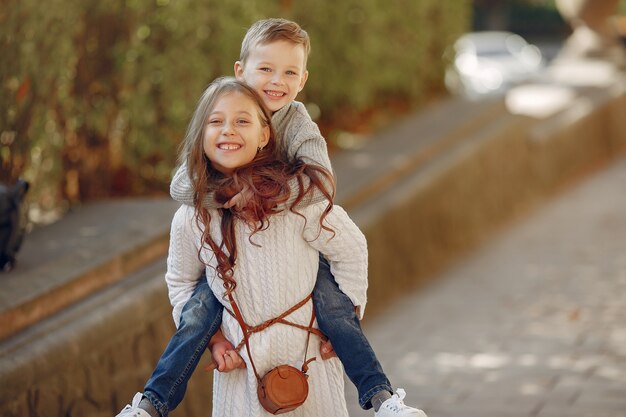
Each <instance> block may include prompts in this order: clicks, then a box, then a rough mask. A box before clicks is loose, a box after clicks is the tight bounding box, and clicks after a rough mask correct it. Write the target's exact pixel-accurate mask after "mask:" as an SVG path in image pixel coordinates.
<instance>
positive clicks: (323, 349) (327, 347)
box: [320, 340, 337, 360]
mask: <svg viewBox="0 0 626 417" xmlns="http://www.w3.org/2000/svg"><path fill="white" fill-rule="evenodd" d="M320 356H321V357H322V359H323V360H327V359H330V358H336V357H337V354H336V353H335V349H333V345H332V343H330V340H326V341H321V342H320Z"/></svg>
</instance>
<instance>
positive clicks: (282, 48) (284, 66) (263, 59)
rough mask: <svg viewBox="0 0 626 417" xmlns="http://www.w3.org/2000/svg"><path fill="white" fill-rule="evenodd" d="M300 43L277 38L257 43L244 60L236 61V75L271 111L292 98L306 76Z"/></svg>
mask: <svg viewBox="0 0 626 417" xmlns="http://www.w3.org/2000/svg"><path fill="white" fill-rule="evenodd" d="M305 58H306V57H305V50H304V47H303V46H302V45H298V44H294V43H291V42H288V41H282V40H281V41H276V42H270V43H267V44H262V45H256V46H255V47H254V48H253V49H252V50H251V51H250V55H249V56H248V58H247V59H246V61H245V62H243V63H242V62H240V61H237V62H235V76H236V77H237V78H238V79H239V80H241V81H243V82H245V83H246V84H248V85H249V86H251V87H252V88H254V90H255V91H256V92H257V93H258V94H259V95H260V96H261V98H262V99H263V102H264V103H265V105H266V106H267V107H268V108H269V110H270V111H271V112H272V113H274V112H276V111H278V110H280V109H281V108H283V107H284V106H286V105H287V104H289V103H291V102H292V101H293V100H295V98H296V96H297V95H298V93H299V92H300V91H301V90H302V88H304V84H305V83H306V80H307V78H308V76H309V73H308V71H307V70H306V68H305V67H304V62H305Z"/></svg>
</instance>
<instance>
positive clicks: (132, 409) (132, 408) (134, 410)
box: [115, 392, 151, 417]
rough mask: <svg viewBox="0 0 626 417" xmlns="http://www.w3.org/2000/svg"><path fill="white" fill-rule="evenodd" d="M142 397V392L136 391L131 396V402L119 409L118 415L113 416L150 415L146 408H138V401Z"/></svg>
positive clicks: (146, 416) (148, 416) (134, 416)
mask: <svg viewBox="0 0 626 417" xmlns="http://www.w3.org/2000/svg"><path fill="white" fill-rule="evenodd" d="M141 398H143V394H142V393H140V392H138V393H137V394H135V396H134V397H133V402H132V403H130V404H126V407H124V408H123V409H122V411H120V413H119V414H118V415H116V416H115V417H151V416H150V414H149V413H148V412H147V411H146V410H142V409H141V408H139V402H140V401H141Z"/></svg>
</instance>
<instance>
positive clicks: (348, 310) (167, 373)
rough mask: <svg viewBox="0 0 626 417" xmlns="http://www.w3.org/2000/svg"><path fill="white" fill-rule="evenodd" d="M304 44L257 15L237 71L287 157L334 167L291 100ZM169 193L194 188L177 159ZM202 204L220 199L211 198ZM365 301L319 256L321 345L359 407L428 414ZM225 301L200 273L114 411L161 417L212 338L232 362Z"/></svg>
mask: <svg viewBox="0 0 626 417" xmlns="http://www.w3.org/2000/svg"><path fill="white" fill-rule="evenodd" d="M309 51H310V43H309V38H308V34H307V33H306V32H305V31H304V30H302V29H301V28H300V26H298V25H297V24H296V23H294V22H291V21H288V20H284V19H266V20H261V21H258V22H256V23H255V24H253V25H252V26H251V27H250V29H248V32H247V33H246V35H245V37H244V40H243V42H242V47H241V54H240V59H239V61H237V62H236V63H235V66H234V70H235V76H236V77H237V78H238V79H239V80H241V81H244V82H245V83H246V84H248V85H249V86H251V87H252V88H253V89H254V90H255V91H256V92H257V93H258V94H259V95H260V96H261V98H262V99H263V101H264V103H265V105H266V106H267V107H268V109H269V110H270V111H271V112H272V114H273V116H272V124H273V126H274V129H275V130H276V135H277V140H278V144H279V146H280V147H281V150H282V152H283V153H284V155H285V157H286V158H287V160H291V161H294V160H296V159H305V160H306V161H307V162H309V163H311V162H312V163H316V164H319V165H321V166H322V167H324V168H325V169H327V170H328V171H329V172H332V168H331V165H330V159H329V157H328V152H327V149H326V142H325V141H324V138H323V137H322V136H321V134H320V131H319V128H318V127H317V125H316V124H315V123H314V122H313V121H312V120H311V118H310V116H309V115H308V113H307V111H306V109H305V108H304V105H302V103H299V102H296V101H294V100H295V98H296V96H297V94H298V93H299V92H300V91H301V90H302V89H303V88H304V85H305V83H306V81H307V78H308V71H307V70H306V61H307V57H308V55H309ZM170 193H171V195H172V197H173V198H174V199H175V200H177V201H179V202H181V203H185V204H189V205H193V201H194V192H193V189H192V186H191V183H190V180H189V177H188V173H187V169H186V166H184V165H182V166H181V167H179V169H178V171H177V172H176V174H175V175H174V178H173V179H172V183H171V186H170ZM292 194H295V193H292ZM245 203H246V190H242V191H241V192H240V193H239V194H238V195H237V196H235V197H234V198H233V199H232V200H231V201H229V202H228V203H227V204H226V207H231V206H234V205H245ZM205 204H206V205H207V206H210V207H214V208H215V207H219V206H218V205H217V204H216V203H215V202H214V201H213V200H212V199H208V200H207V201H205ZM365 301H366V300H365V299H362V300H351V299H350V298H348V296H346V295H345V294H344V293H343V292H341V290H340V288H339V287H338V285H337V283H336V282H335V280H334V278H333V276H332V274H331V272H330V267H329V265H328V262H327V261H326V260H325V259H324V258H323V257H320V268H319V272H318V277H317V282H316V285H315V290H314V292H313V302H314V305H315V310H316V315H317V320H318V324H319V327H320V329H321V330H322V332H324V333H325V334H326V335H327V336H328V337H329V340H330V341H331V342H332V345H331V344H330V343H326V344H324V345H323V346H322V352H323V353H324V352H325V353H330V352H332V351H333V349H334V352H335V353H336V355H337V356H338V357H339V359H340V360H341V362H342V364H343V366H344V369H345V372H346V374H347V375H348V377H349V378H350V379H351V380H352V382H353V383H354V384H355V386H356V387H357V390H358V393H359V404H360V405H361V407H362V408H364V409H370V408H374V410H375V413H376V414H375V416H376V417H391V416H400V417H409V416H410V417H425V414H424V413H423V411H421V410H418V409H415V408H412V407H408V406H406V405H405V404H404V403H403V401H402V399H403V398H404V391H403V390H398V393H397V394H393V389H392V388H391V385H390V383H389V381H388V379H387V377H386V376H385V374H384V373H383V370H382V368H381V366H380V363H379V362H378V360H377V359H376V356H375V354H374V352H373V350H372V348H371V347H370V345H369V342H368V341H367V339H366V338H365V336H364V335H363V333H362V331H361V327H360V323H359V319H360V318H362V316H363V308H364V305H365ZM355 306H356V308H355ZM362 307H363V308H362ZM222 309H223V307H222V305H221V304H220V303H219V301H218V300H217V299H216V298H215V297H214V295H213V294H212V292H211V290H210V289H209V287H208V284H207V282H206V279H200V280H199V282H198V284H197V286H196V288H195V290H194V293H193V295H192V296H191V298H190V300H189V301H188V302H187V303H186V304H185V306H184V308H183V310H182V314H181V316H180V317H181V319H180V324H179V325H178V328H177V331H176V333H175V335H174V336H173V337H172V339H171V341H170V343H169V344H168V346H167V348H166V350H165V352H164V353H163V355H162V356H161V359H160V360H159V363H158V364H157V367H156V369H155V371H154V373H153V374H152V376H151V377H150V380H149V381H148V383H147V384H146V386H145V389H144V393H143V395H142V394H140V393H137V394H136V395H135V398H134V399H133V403H132V405H127V406H126V407H125V408H124V410H122V412H121V413H120V414H118V417H131V416H136V417H149V416H152V417H159V416H161V417H166V416H167V415H168V413H169V412H170V411H171V410H173V409H174V408H175V407H176V406H177V405H178V404H179V403H180V401H181V400H182V398H183V396H184V393H185V390H186V386H187V382H188V381H189V378H190V376H191V374H192V372H193V370H194V369H195V368H196V366H197V364H198V361H199V359H200V356H201V355H202V353H203V351H204V349H206V347H207V345H209V344H210V345H211V346H210V347H211V349H212V352H213V357H214V360H215V361H216V364H217V368H218V370H220V371H225V370H229V369H232V368H233V367H234V362H233V361H232V359H231V357H230V356H229V355H230V354H232V353H233V352H232V349H233V348H232V345H230V344H229V343H228V344H227V346H228V347H229V348H221V349H222V350H217V351H218V352H219V353H221V354H216V348H215V347H214V346H216V345H218V344H219V345H221V346H224V340H223V339H219V340H218V337H215V338H214V336H215V335H216V332H217V331H218V329H219V327H220V324H221V315H222ZM212 338H213V339H212ZM209 342H211V343H209ZM233 356H234V355H233ZM237 363H240V362H237Z"/></svg>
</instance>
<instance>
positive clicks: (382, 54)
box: [0, 0, 471, 212]
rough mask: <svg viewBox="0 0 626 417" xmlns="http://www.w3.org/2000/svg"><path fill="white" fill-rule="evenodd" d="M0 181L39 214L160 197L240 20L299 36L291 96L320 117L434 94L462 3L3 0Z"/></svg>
mask: <svg viewBox="0 0 626 417" xmlns="http://www.w3.org/2000/svg"><path fill="white" fill-rule="evenodd" d="M3 3H4V4H3V7H2V8H1V9H0V45H1V47H2V51H3V52H4V57H3V60H2V64H0V79H1V81H2V82H1V84H0V91H1V93H0V146H1V147H0V164H1V168H2V170H1V174H0V181H3V182H11V181H14V180H15V179H16V178H17V177H18V176H22V177H24V178H26V179H27V180H29V181H30V182H31V183H32V188H31V193H30V200H31V204H32V205H33V206H35V207H37V208H39V209H40V210H42V211H43V212H45V211H46V210H50V209H55V208H58V207H63V206H67V205H68V204H72V203H77V202H81V201H85V200H90V199H98V198H106V197H110V196H117V195H137V194H146V193H152V192H155V191H160V192H161V193H165V192H166V190H167V184H168V182H169V179H170V173H171V170H172V169H173V167H174V165H175V162H176V153H177V146H178V143H179V141H180V139H181V137H182V135H183V133H184V130H185V127H186V124H187V122H188V120H189V117H190V116H191V113H192V111H193V109H194V106H195V104H196V101H197V98H198V96H199V94H200V93H201V91H202V89H203V88H204V87H205V86H206V84H208V83H209V82H210V81H211V80H212V79H214V78H215V77H217V76H219V75H223V74H232V71H233V63H234V61H235V60H236V59H237V58H238V55H239V46H240V42H241V39H242V37H243V35H244V34H245V31H246V28H247V27H248V26H249V25H250V24H251V23H252V22H254V21H255V20H257V19H260V18H264V17H269V16H283V17H286V18H289V19H293V20H296V21H297V22H299V23H300V24H301V25H302V26H303V27H304V28H305V29H306V30H307V31H308V32H309V34H310V35H311V38H312V46H313V52H312V55H311V57H310V60H309V71H310V77H309V82H308V84H307V87H306V89H305V91H304V92H303V93H302V95H301V96H300V97H299V99H301V100H302V101H305V102H307V103H315V104H316V105H317V106H319V108H321V109H322V114H323V117H324V119H325V120H333V119H335V118H339V117H340V116H342V115H345V114H346V113H358V112H361V111H365V110H368V109H371V108H374V109H375V108H376V107H377V106H379V105H380V106H381V107H382V106H383V105H384V103H385V100H388V99H394V98H397V99H402V100H405V101H407V102H409V103H413V104H419V103H420V102H421V101H422V100H423V99H424V97H426V96H427V94H429V93H430V92H432V91H437V90H440V89H441V86H442V83H441V79H442V72H443V71H442V68H443V65H444V63H443V61H442V58H441V57H442V55H443V51H444V49H445V48H446V47H447V46H448V45H449V44H450V43H451V42H452V41H453V40H454V39H455V38H456V37H457V36H458V35H459V34H460V33H461V32H463V31H464V30H465V29H466V28H467V27H468V25H469V24H470V18H471V16H470V13H471V7H470V2H469V1H467V0H462V1H461V0H460V1H454V2H447V1H446V2H440V1H437V0H420V1H413V0H392V1H389V2H384V3H381V2H379V1H376V0H338V1H333V2H320V1H317V0H298V1H291V0H221V1H216V0H208V1H203V2H199V1H191V0H49V1H48V2H46V3H45V5H44V4H42V3H41V2H40V1H37V0H5V1H4V2H3Z"/></svg>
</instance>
